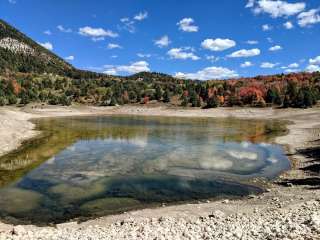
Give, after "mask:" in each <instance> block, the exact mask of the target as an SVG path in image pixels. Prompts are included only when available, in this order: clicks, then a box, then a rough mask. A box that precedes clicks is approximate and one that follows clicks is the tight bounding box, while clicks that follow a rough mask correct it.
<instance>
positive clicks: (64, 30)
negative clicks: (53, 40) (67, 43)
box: [57, 25, 72, 33]
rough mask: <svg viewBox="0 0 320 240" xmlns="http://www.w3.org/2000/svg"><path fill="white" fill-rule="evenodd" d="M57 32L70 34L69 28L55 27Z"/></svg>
mask: <svg viewBox="0 0 320 240" xmlns="http://www.w3.org/2000/svg"><path fill="white" fill-rule="evenodd" d="M57 28H58V30H59V31H60V32H64V33H71V32H72V29H71V28H65V27H63V26H62V25H58V26H57Z"/></svg>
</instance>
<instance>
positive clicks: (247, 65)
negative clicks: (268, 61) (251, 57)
mask: <svg viewBox="0 0 320 240" xmlns="http://www.w3.org/2000/svg"><path fill="white" fill-rule="evenodd" d="M251 66H253V63H252V62H249V61H246V62H244V63H242V64H241V65H240V67H242V68H247V67H251Z"/></svg>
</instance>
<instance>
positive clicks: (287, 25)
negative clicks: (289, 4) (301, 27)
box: [283, 21, 293, 30]
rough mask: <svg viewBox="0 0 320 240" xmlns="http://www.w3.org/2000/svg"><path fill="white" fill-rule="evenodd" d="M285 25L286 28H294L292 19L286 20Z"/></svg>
mask: <svg viewBox="0 0 320 240" xmlns="http://www.w3.org/2000/svg"><path fill="white" fill-rule="evenodd" d="M283 26H284V28H285V29H288V30H289V29H292V28H293V24H292V22H290V21H287V22H285V23H284V24H283Z"/></svg>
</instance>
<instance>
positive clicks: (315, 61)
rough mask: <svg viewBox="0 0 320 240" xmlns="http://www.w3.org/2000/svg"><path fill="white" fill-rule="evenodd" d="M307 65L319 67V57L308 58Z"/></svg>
mask: <svg viewBox="0 0 320 240" xmlns="http://www.w3.org/2000/svg"><path fill="white" fill-rule="evenodd" d="M309 63H310V64H314V65H320V56H317V57H315V58H310V59H309Z"/></svg>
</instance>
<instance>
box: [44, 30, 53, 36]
mask: <svg viewBox="0 0 320 240" xmlns="http://www.w3.org/2000/svg"><path fill="white" fill-rule="evenodd" d="M43 33H44V34H46V35H52V32H51V31H50V30H46V31H44V32H43Z"/></svg>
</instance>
